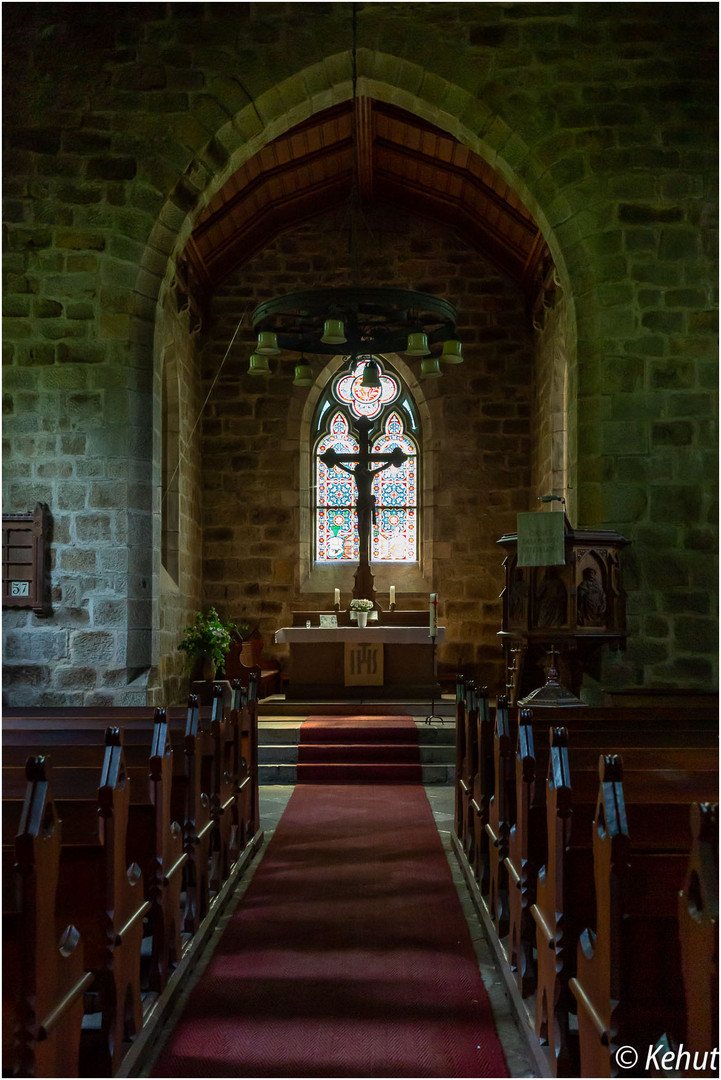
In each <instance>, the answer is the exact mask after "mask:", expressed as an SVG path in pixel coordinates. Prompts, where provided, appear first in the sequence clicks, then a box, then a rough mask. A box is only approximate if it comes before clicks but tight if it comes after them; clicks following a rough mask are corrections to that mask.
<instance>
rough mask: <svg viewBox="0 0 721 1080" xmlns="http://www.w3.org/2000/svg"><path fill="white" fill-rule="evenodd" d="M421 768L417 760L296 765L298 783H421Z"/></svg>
mask: <svg viewBox="0 0 721 1080" xmlns="http://www.w3.org/2000/svg"><path fill="white" fill-rule="evenodd" d="M422 780H423V771H422V769H421V766H420V763H415V764H393V763H392V762H381V761H376V762H372V763H370V764H362V763H360V764H349V763H341V762H328V763H327V764H317V763H316V764H309V765H303V764H300V763H299V764H298V766H297V768H296V783H298V784H420V783H421V782H422Z"/></svg>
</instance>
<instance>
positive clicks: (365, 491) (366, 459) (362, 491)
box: [320, 416, 408, 603]
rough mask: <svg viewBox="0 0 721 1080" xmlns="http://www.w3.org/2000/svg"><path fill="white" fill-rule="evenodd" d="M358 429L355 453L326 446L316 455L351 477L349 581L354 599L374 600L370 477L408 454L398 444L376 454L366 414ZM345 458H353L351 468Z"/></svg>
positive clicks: (373, 512)
mask: <svg viewBox="0 0 721 1080" xmlns="http://www.w3.org/2000/svg"><path fill="white" fill-rule="evenodd" d="M355 427H356V431H357V432H358V453H357V454H339V453H337V452H336V451H335V450H326V451H325V453H324V454H321V455H320V460H321V461H322V462H323V464H324V465H327V466H328V468H329V469H335V468H338V469H342V470H343V472H347V473H349V474H350V475H351V476H352V477H353V479H354V480H355V485H356V489H357V492H358V495H357V499H356V512H357V514H358V569H357V570H356V572H355V584H354V585H353V597H354V599H358V600H362V599H366V600H372V601H373V602H374V603H375V598H376V593H375V588H374V586H373V574H372V573H371V568H370V557H369V555H370V535H371V522H372V523H373V524H375V520H376V510H375V502H376V500H375V495H374V494H373V492H372V486H373V477H374V476H376V474H377V473H379V472H383V470H384V469H388V468H390V466H391V465H392V466H393V467H394V468H396V469H398V468H400V466H401V465H402V464H403V462H404V461H405V460H406V458H407V457H408V454H405V453H404V452H403V451H402V450H401V448H400V446H396V447H395V448H394V449H393V450H392V451H391V452H390V454H376V453H374V452H373V451H372V450H371V449H370V448H369V445H368V443H369V434H370V429H371V422H370V420H369V419H368V417H367V416H361V418H360V419H359V420H357V421H356V425H355ZM373 461H380V462H382V464H381V465H377V466H375V467H373V468H372V467H371V462H373ZM346 462H355V468H352V467H351V466H350V465H348V464H346Z"/></svg>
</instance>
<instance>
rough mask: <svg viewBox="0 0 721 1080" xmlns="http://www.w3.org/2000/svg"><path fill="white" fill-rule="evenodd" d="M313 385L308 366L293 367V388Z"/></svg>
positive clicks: (297, 365)
mask: <svg viewBox="0 0 721 1080" xmlns="http://www.w3.org/2000/svg"><path fill="white" fill-rule="evenodd" d="M312 385H313V372H312V371H311V369H310V364H296V365H295V378H294V379H293V386H312Z"/></svg>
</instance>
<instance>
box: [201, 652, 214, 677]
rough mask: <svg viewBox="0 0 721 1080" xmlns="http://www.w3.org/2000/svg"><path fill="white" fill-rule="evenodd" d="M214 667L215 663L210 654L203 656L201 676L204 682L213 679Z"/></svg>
mask: <svg viewBox="0 0 721 1080" xmlns="http://www.w3.org/2000/svg"><path fill="white" fill-rule="evenodd" d="M215 668H216V664H215V660H214V659H213V657H212V656H204V657H203V667H202V670H203V678H204V679H205V681H206V682H212V681H213V679H214V678H215Z"/></svg>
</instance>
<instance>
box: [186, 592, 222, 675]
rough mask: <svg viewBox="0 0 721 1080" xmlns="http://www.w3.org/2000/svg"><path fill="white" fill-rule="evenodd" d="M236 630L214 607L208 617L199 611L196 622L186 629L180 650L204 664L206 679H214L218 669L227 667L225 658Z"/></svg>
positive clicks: (203, 673)
mask: <svg viewBox="0 0 721 1080" xmlns="http://www.w3.org/2000/svg"><path fill="white" fill-rule="evenodd" d="M235 629H236V627H235V623H232V622H224V621H223V620H222V619H221V617H220V615H219V614H218V612H217V611H216V610H215V608H214V607H212V608H209V609H208V612H207V614H206V615H203V613H202V612H201V611H199V612H197V614H196V616H195V622H194V623H192V624H191V625H190V626H186V627H185V630H184V631H183V640H182V641H181V642H180V645H178V648H179V649H181V650H182V651H183V652H187V653H188V655H189V656H190V657H191V659H192V660H196V661H199V662H200V663H202V677H203V678H204V679H214V678H215V672H216V670H217V668H223V667H224V666H225V656H226V653H227V652H228V649H229V647H230V639H231V634H232V633H233V632H234V631H235Z"/></svg>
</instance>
